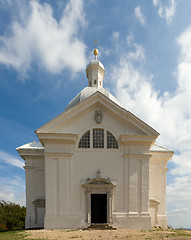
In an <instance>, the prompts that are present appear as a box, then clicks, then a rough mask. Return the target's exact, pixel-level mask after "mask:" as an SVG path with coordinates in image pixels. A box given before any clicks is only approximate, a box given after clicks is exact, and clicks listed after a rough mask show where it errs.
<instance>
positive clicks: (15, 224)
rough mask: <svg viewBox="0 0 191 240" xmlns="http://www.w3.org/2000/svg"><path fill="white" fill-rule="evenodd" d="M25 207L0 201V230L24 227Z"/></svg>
mask: <svg viewBox="0 0 191 240" xmlns="http://www.w3.org/2000/svg"><path fill="white" fill-rule="evenodd" d="M25 216H26V207H21V206H20V205H19V204H15V203H11V202H5V201H0V230H16V229H24V228H25Z"/></svg>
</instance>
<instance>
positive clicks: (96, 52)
mask: <svg viewBox="0 0 191 240" xmlns="http://www.w3.org/2000/svg"><path fill="white" fill-rule="evenodd" d="M96 47H97V40H95V49H94V55H95V60H97V55H98V50H97V48H96Z"/></svg>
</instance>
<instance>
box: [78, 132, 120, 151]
mask: <svg viewBox="0 0 191 240" xmlns="http://www.w3.org/2000/svg"><path fill="white" fill-rule="evenodd" d="M78 147H79V148H90V147H91V148H108V149H118V148H119V145H118V142H117V139H116V138H115V137H114V136H113V134H112V133H110V132H109V131H107V130H104V129H103V128H94V129H92V130H88V131H87V132H86V133H84V135H83V136H82V137H81V139H80V142H79V146H78Z"/></svg>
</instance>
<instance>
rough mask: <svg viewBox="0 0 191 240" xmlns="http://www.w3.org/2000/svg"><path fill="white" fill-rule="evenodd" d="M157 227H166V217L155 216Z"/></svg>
mask: <svg viewBox="0 0 191 240" xmlns="http://www.w3.org/2000/svg"><path fill="white" fill-rule="evenodd" d="M157 225H158V226H160V227H162V228H167V227H168V224H167V217H166V215H157Z"/></svg>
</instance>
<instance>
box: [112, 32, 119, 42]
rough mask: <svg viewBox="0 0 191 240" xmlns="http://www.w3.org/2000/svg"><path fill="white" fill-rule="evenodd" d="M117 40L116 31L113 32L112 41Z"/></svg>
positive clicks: (117, 34) (117, 33)
mask: <svg viewBox="0 0 191 240" xmlns="http://www.w3.org/2000/svg"><path fill="white" fill-rule="evenodd" d="M118 39H119V32H118V31H115V32H113V33H112V40H113V41H118Z"/></svg>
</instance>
